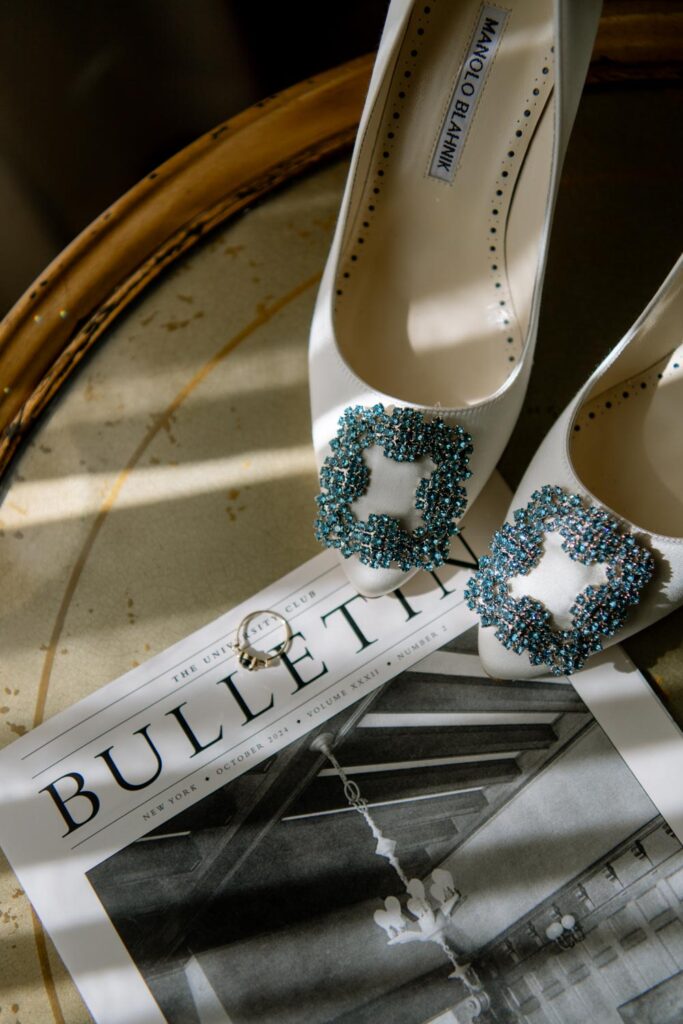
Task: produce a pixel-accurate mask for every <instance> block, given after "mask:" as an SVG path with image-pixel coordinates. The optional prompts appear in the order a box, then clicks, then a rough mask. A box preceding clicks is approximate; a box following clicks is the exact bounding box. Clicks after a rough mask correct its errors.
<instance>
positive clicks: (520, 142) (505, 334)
mask: <svg viewBox="0 0 683 1024" xmlns="http://www.w3.org/2000/svg"><path fill="white" fill-rule="evenodd" d="M553 50H554V47H553V48H551V50H550V52H549V53H546V55H545V57H544V59H543V62H542V67H541V69H540V70H539V73H538V75H537V76H536V78H535V79H534V84H533V87H532V88H531V90H530V92H529V95H528V96H527V97H526V99H525V101H524V103H523V105H522V109H521V112H520V116H519V117H518V118H517V121H516V123H515V126H514V128H513V130H512V133H511V135H510V139H509V141H508V144H507V147H506V148H505V149H504V153H505V156H504V157H503V159H502V161H501V165H500V174H499V178H498V180H497V181H496V188H495V190H494V195H493V196H492V201H491V219H490V222H489V230H488V233H489V236H491V235H497V234H500V233H501V232H503V233H504V229H505V224H506V223H507V218H508V216H509V212H510V203H511V198H512V194H513V192H514V184H515V183H516V181H517V176H518V174H519V169H520V166H521V163H522V161H523V160H524V157H525V156H526V151H527V149H528V146H529V145H530V142H531V139H532V137H533V134H534V131H535V130H536V127H537V126H538V122H539V120H540V117H541V114H542V112H543V110H544V109H545V105H546V102H547V99H548V93H549V91H550V89H551V88H552V76H551V75H550V73H549V72H550V67H551V65H552V56H551V54H552V52H553ZM489 259H490V267H491V274H492V277H493V287H494V290H495V291H496V292H498V294H500V292H501V291H502V292H503V294H504V295H505V299H503V300H498V305H499V308H501V310H503V309H505V311H506V312H507V310H508V309H511V310H514V304H513V302H512V295H511V292H510V287H509V282H508V278H507V268H506V266H505V261H504V259H503V260H502V261H501V260H499V259H498V250H497V248H496V246H493V245H490V246H489ZM499 326H500V328H501V331H502V339H501V340H503V341H504V345H505V349H506V358H507V361H508V363H515V362H516V361H517V359H519V357H520V356H521V354H522V349H523V345H524V339H523V338H522V336H521V331H520V329H519V327H518V325H517V323H516V322H515V320H514V318H513V323H512V334H510V331H509V328H510V326H511V324H510V319H509V318H508V317H507V316H501V319H500V320H499ZM509 346H513V351H512V352H511V351H510V348H509ZM501 354H502V351H501Z"/></svg>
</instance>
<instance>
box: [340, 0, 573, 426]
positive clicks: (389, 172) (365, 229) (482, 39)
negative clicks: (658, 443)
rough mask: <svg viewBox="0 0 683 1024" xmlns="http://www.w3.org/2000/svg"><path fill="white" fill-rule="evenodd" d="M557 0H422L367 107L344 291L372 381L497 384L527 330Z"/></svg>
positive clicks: (466, 395)
mask: <svg viewBox="0 0 683 1024" xmlns="http://www.w3.org/2000/svg"><path fill="white" fill-rule="evenodd" d="M553 44H554V38H553V4H552V2H551V0H511V2H508V3H506V4H505V6H502V5H501V6H498V5H492V4H480V3H475V2H473V0H458V2H457V3H454V2H453V0H433V2H431V3H429V4H415V7H414V10H413V12H412V15H411V18H410V21H409V23H408V26H407V30H406V32H405V36H404V38H403V40H402V44H401V46H400V49H399V51H398V53H397V57H396V62H395V65H394V67H393V71H392V73H391V74H388V75H387V80H386V86H385V88H384V91H383V92H382V93H381V95H380V96H379V98H378V100H377V103H376V104H375V108H374V110H373V114H372V116H371V119H370V122H369V125H368V130H367V132H366V142H365V144H364V147H363V148H362V149H361V153H360V157H359V162H358V169H357V173H356V178H355V182H354V186H353V192H352V197H351V207H350V215H349V218H348V221H347V224H348V229H347V233H346V237H345V239H344V240H343V242H342V252H341V258H340V262H339V272H338V277H337V281H336V284H335V288H336V302H335V325H336V333H337V339H338V342H339V345H340V347H341V350H342V352H343V354H344V357H345V358H346V360H347V362H348V363H349V364H350V366H351V367H352V369H353V370H354V371H355V373H356V374H358V376H360V377H361V378H362V379H363V380H364V381H365V382H366V383H368V384H370V385H371V386H372V387H374V388H376V389H377V390H380V391H384V392H385V393H387V394H390V395H392V396H394V397H396V398H399V399H402V400H404V401H411V402H416V403H420V404H424V405H429V406H433V405H438V404H441V405H442V406H444V407H446V408H460V407H463V406H468V405H473V404H476V403H477V402H479V401H482V400H483V399H486V398H488V397H490V396H491V395H493V394H494V393H495V392H496V391H498V390H499V389H500V388H501V387H502V386H503V385H504V384H505V382H506V380H507V379H508V377H509V375H510V373H511V372H512V371H513V370H514V368H515V366H516V364H517V362H518V360H519V358H520V355H521V353H522V349H523V346H524V343H525V340H526V336H527V331H528V325H529V318H530V311H531V303H532V295H533V292H534V286H535V284H536V279H537V272H538V257H539V249H540V244H541V233H542V227H543V223H544V219H545V213H546V208H547V202H548V195H549V186H550V177H551V166H552V148H553V133H554V114H553V106H554V99H553V57H554V45H553Z"/></svg>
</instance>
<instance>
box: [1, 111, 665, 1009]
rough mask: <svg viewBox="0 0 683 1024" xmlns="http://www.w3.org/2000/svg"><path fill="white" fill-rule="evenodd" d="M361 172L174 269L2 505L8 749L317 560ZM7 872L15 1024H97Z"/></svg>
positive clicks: (6, 963) (280, 198)
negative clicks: (349, 184)
mask: <svg viewBox="0 0 683 1024" xmlns="http://www.w3.org/2000/svg"><path fill="white" fill-rule="evenodd" d="M596 97H597V98H596V106H597V105H599V104H600V103H602V100H601V99H600V94H596ZM591 124H592V122H591V121H590V119H589V120H588V121H587V126H588V127H587V134H586V138H587V139H588V141H587V143H585V144H586V145H588V146H589V147H590V145H591V138H592V136H591V134H590V127H591ZM577 159H578V158H577ZM568 166H569V173H568V176H567V179H566V181H565V184H564V190H565V194H566V196H567V199H566V200H565V199H563V198H562V196H561V200H560V207H562V203H563V202H568V203H569V207H568V208H567V211H566V212H564V213H563V212H562V209H560V213H559V217H560V220H562V218H564V219H565V223H568V222H569V221H570V220H571V218H572V216H573V214H572V208H571V203H572V202H576V200H575V198H573V195H572V189H574V188H575V186H576V179H575V178H573V177H572V175H571V168H572V166H573V164H572V154H571V152H570V157H569V161H568ZM346 167H347V163H346V158H342V159H337V160H336V161H335V162H331V163H328V164H326V165H324V166H322V167H319V168H318V169H316V170H315V172H314V173H311V174H309V175H308V176H307V177H302V178H297V179H296V180H294V181H293V182H292V183H290V184H288V185H286V186H285V187H283V188H281V189H280V190H279V191H277V192H274V193H273V194H271V195H269V196H268V197H267V198H266V199H265V200H263V201H262V202H261V203H260V204H258V205H256V206H254V207H253V208H252V209H250V210H249V211H248V212H247V213H246V215H241V216H239V217H236V218H234V219H232V220H231V221H230V222H229V223H228V224H227V226H222V227H219V228H217V229H215V230H214V232H213V233H212V234H211V235H209V237H208V238H207V240H206V241H205V242H204V243H203V244H202V245H201V246H198V247H196V248H194V249H192V250H191V252H190V253H189V255H185V256H183V257H182V258H181V259H179V260H176V261H175V262H172V263H171V266H170V268H169V269H167V270H166V271H165V272H164V274H163V275H162V276H161V277H159V278H157V279H156V281H155V283H153V284H150V285H148V286H147V287H146V288H145V290H144V291H142V293H141V295H140V296H139V297H138V299H137V300H136V301H135V303H134V304H132V305H130V306H129V307H128V308H127V310H126V312H125V314H124V315H122V316H120V317H119V318H118V320H116V321H115V323H114V325H113V326H112V327H110V328H109V329H108V331H107V334H106V343H100V344H99V345H98V346H97V347H96V348H95V349H94V350H93V351H92V352H91V353H90V355H89V357H88V359H87V360H85V361H84V362H83V363H82V365H81V367H80V370H79V371H78V373H76V374H75V375H74V376H73V377H72V379H71V380H70V382H69V384H68V386H67V387H65V388H63V389H62V392H61V394H60V398H59V400H58V401H57V402H56V403H54V404H53V405H52V406H51V410H50V413H49V415H47V416H44V417H43V418H42V420H41V421H40V423H39V425H38V428H37V429H35V430H34V432H33V434H32V435H31V436H30V438H29V439H28V442H27V443H26V445H25V447H24V448H23V450H22V451H21V453H20V455H19V456H18V457H15V458H14V460H13V462H12V466H11V469H10V472H9V473H8V474H7V476H6V478H5V482H6V493H5V494H4V500H3V503H2V507H0V535H1V536H2V556H1V557H2V568H3V577H4V579H5V580H6V581H7V580H10V581H11V585H10V586H5V587H4V588H3V590H2V592H1V593H0V620H1V621H2V623H3V625H2V652H3V657H2V663H1V664H0V743H2V744H5V743H7V742H10V741H11V740H12V739H13V738H15V736H17V735H21V734H22V733H24V732H25V731H26V730H27V729H30V728H31V727H32V726H34V725H37V724H39V723H40V722H41V721H43V720H44V719H45V718H46V717H48V716H49V715H52V714H54V713H55V712H57V711H59V710H60V709H62V708H64V707H66V706H68V705H69V704H72V703H74V702H76V701H78V700H79V699H81V698H82V697H84V696H86V694H88V693H91V692H92V691H94V690H95V689H97V688H98V687H99V686H101V685H102V684H104V683H106V682H108V681H109V680H111V679H113V678H115V677H116V676H118V675H119V674H121V673H123V672H125V671H127V670H128V669H130V668H131V667H132V666H135V665H137V664H139V663H141V662H142V661H144V660H145V659H146V658H148V657H150V656H151V655H152V654H154V653H156V652H158V651H160V650H162V649H163V648H165V647H167V646H168V645H170V644H172V643H173V642H175V641H177V640H179V639H180V638H182V637H183V636H185V635H186V634H188V633H190V632H191V631H192V630H194V629H197V628H198V627H200V626H202V625H203V624H205V623H207V622H209V621H210V620H212V619H213V618H215V617H216V616H218V615H219V614H221V613H223V612H224V611H226V610H227V609H228V608H230V607H231V606H233V605H235V604H237V603H238V602H240V601H242V600H244V599H246V598H247V597H248V596H249V595H250V594H252V593H254V592H256V591H258V590H259V589H260V588H262V587H263V586H265V585H266V584H267V583H269V582H270V581H272V580H275V579H277V578H278V577H279V576H281V575H282V574H284V573H285V572H287V571H289V570H291V569H293V568H294V567H295V566H297V565H299V564H300V563H301V562H302V561H304V560H306V559H307V558H309V557H311V556H312V555H314V554H316V553H317V551H318V550H319V548H318V545H317V544H316V542H315V540H314V537H313V529H312V521H313V514H314V502H313V499H314V495H315V493H316V490H317V477H316V471H315V462H314V457H313V451H312V448H311V444H310V417H309V402H308V383H307V359H306V346H307V338H308V329H309V323H310V317H311V313H312V307H313V302H314V299H315V294H316V288H317V284H318V281H319V277H320V274H321V271H322V267H323V265H324V260H325V257H326V253H327V249H328V246H329V243H330V238H331V233H332V229H333V227H334V223H335V219H336V215H337V209H338V205H339V200H340V195H341V190H342V187H343V184H344V180H345V175H346ZM584 185H585V182H584ZM634 187H636V186H634ZM665 249H666V246H664V248H663V249H662V250H661V251H660V252H659V253H658V254H657V259H658V260H659V263H660V264H663V265H664V266H666V260H668V256H667V257H666V260H665V255H664V253H665ZM655 262H656V261H655ZM656 270H657V273H658V271H659V267H657V268H656ZM634 273H635V270H634ZM550 276H551V282H552V287H551V291H550V296H549V302H548V304H549V307H550V311H551V313H553V312H554V310H555V309H557V307H558V304H559V294H560V292H561V290H562V289H561V288H560V285H559V281H560V279H561V272H560V267H559V265H558V264H555V265H554V264H553V262H552V260H551V267H550ZM574 280H575V279H574ZM647 286H648V287H649V282H648V285H647ZM639 300H640V297H638V301H639ZM607 301H608V297H607V296H606V297H605V306H607ZM617 301H619V297H617ZM624 307H625V308H628V301H627V299H626V298H624ZM605 316H606V314H604V313H603V311H602V310H599V311H598V313H597V317H598V320H600V319H601V318H602V321H603V322H604V320H605ZM558 334H559V335H561V334H562V330H561V329H558ZM560 340H561V339H560ZM616 340H617V339H616V338H609V339H608V341H609V345H608V347H611V345H612V344H614V342H615V341H616ZM542 358H544V357H542ZM582 358H583V362H584V364H585V363H586V362H587V361H590V360H591V359H593V355H592V354H590V353H589V354H587V355H586V354H584V356H583V357H582ZM593 361H594V360H593ZM556 364H557V366H558V367H559V368H557V367H556V369H555V370H554V371H553V373H554V378H553V379H556V378H557V377H558V376H561V375H562V372H563V371H562V368H561V361H560V363H559V364H558V363H557V359H556ZM549 372H550V371H549ZM583 372H584V367H583V366H582V365H578V366H574V367H573V368H572V373H570V374H569V377H568V379H567V380H566V381H564V388H565V392H564V393H563V392H562V389H561V388H559V390H558V391H557V393H556V394H554V395H553V398H552V402H551V403H550V404H548V403H547V402H546V404H545V405H543V410H544V411H543V416H545V417H546V419H547V420H550V419H552V416H554V415H556V414H557V412H558V411H559V410H560V409H561V408H562V405H563V403H564V401H565V400H566V399H567V398H568V397H569V395H570V394H571V393H573V390H574V389H575V387H576V386H578V384H579V383H580V382H581V379H582V378H581V377H577V374H579V373H583ZM544 387H545V385H539V384H538V383H536V384H532V388H531V391H530V394H529V397H528V399H527V404H526V406H525V410H524V412H523V414H522V426H521V427H520V430H521V433H519V435H516V436H518V441H517V443H518V445H521V449H522V451H523V452H524V453H525V454H524V455H523V457H526V458H528V457H529V455H530V454H531V452H532V451H533V445H531V446H530V443H531V441H537V440H538V437H534V436H533V431H531V434H530V439H531V441H530V439H529V437H527V435H526V433H525V432H527V433H528V430H527V427H528V424H529V423H532V424H533V423H536V424H537V425H538V423H539V419H538V408H540V406H539V394H541V393H542V392H543V389H544ZM537 433H538V431H537ZM513 440H514V438H513ZM508 461H509V456H508ZM510 465H512V463H510ZM509 475H510V476H511V477H512V478H513V479H512V480H511V482H514V471H511V472H510V474H509ZM680 622H681V618H680V616H679V617H678V618H676V617H670V620H668V622H667V623H664V624H661V626H659V627H655V628H654V630H649V631H647V633H646V634H643V635H642V636H641V637H640V638H634V641H633V643H632V648H630V649H631V653H632V654H633V655H634V656H635V659H636V661H637V663H638V664H639V665H640V666H641V667H643V668H646V669H648V670H649V671H650V675H651V678H653V679H654V681H655V682H656V683H659V685H660V687H661V690H662V692H663V693H664V694H665V695H666V696H667V697H668V699H669V701H670V702H671V706H672V707H673V708H674V709H676V708H678V709H680V708H681V707H682V706H683V705H682V704H681V693H682V692H683V686H682V685H681V675H682V672H681V665H682V664H683V661H682V659H681V656H680V651H679V645H680V640H679V636H680ZM679 720H680V718H679ZM0 867H1V873H0V938H1V939H2V942H0V977H2V978H3V979H10V982H9V985H8V984H7V982H4V986H5V987H4V989H3V991H2V997H1V999H0V1024H4V1022H5V1021H12V1022H14V1021H16V1020H22V1021H32V1022H42V1021H55V1022H57V1024H59V1022H64V1021H68V1022H69V1024H81V1022H85V1021H89V1020H90V1016H89V1014H88V1011H87V1010H86V1008H85V1007H84V1005H83V1004H82V1002H81V1000H80V998H79V996H78V993H77V991H76V989H75V987H74V985H73V983H72V982H71V980H70V978H69V976H68V974H67V972H66V971H65V969H64V967H63V965H62V964H61V961H60V960H59V957H58V956H57V954H56V953H55V951H54V949H53V948H52V946H51V944H50V941H49V939H48V938H47V937H46V936H45V934H44V933H43V931H42V928H41V926H40V924H39V923H38V921H37V919H36V918H35V915H33V913H32V911H31V908H30V905H29V903H28V901H27V899H26V897H25V895H24V894H23V893H22V891H21V889H20V887H19V885H18V883H17V881H16V878H15V877H14V875H13V874H12V871H11V869H10V868H9V865H8V864H7V862H6V861H5V860H4V858H2V856H1V855H0Z"/></svg>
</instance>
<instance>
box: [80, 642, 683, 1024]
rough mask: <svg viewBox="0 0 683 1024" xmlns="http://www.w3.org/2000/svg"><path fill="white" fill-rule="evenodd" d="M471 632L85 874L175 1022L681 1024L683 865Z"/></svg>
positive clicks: (647, 809) (586, 723)
mask: <svg viewBox="0 0 683 1024" xmlns="http://www.w3.org/2000/svg"><path fill="white" fill-rule="evenodd" d="M475 652H476V638H475V635H474V632H473V631H469V632H468V633H466V634H464V635H463V636H461V637H459V638H457V639H456V640H455V641H452V642H450V643H449V644H447V645H446V646H445V647H444V648H443V649H442V650H440V651H439V652H437V653H436V654H432V655H430V656H429V657H428V658H427V659H426V660H425V661H423V662H421V663H419V664H418V665H417V666H415V667H414V668H412V669H410V670H407V671H404V672H403V673H402V674H401V675H399V676H397V677H396V678H394V679H393V680H392V681H390V682H389V683H387V684H386V685H385V686H384V687H383V688H382V689H380V690H379V691H378V692H376V693H375V694H373V695H371V696H370V697H369V698H367V699H366V700H365V702H363V703H361V704H360V705H355V706H354V707H353V708H352V709H350V710H346V711H344V712H343V713H342V714H341V715H338V716H337V717H335V718H333V719H331V720H329V721H328V722H327V723H325V724H324V725H323V726H321V727H320V728H319V729H318V730H317V731H314V732H311V733H309V734H308V735H306V736H304V737H303V738H302V739H300V740H299V741H297V742H296V743H294V744H292V745H291V746H289V747H286V748H285V749H284V750H282V751H281V752H280V753H278V754H277V755H276V756H274V757H273V758H271V759H270V760H268V761H265V762H263V763H262V764H260V765H258V766H257V767H256V768H255V769H252V770H251V771H249V772H247V773H246V774H244V775H242V776H241V777H239V778H238V779H237V780H235V781H233V782H231V783H230V784H229V785H226V786H225V787H224V788H222V789H219V790H216V791H215V792H214V793H212V794H211V795H210V796H208V797H206V798H205V799H203V800H201V801H199V802H197V803H196V804H194V805H193V806H192V807H190V808H188V809H187V810H184V811H182V812H181V813H179V814H178V815H176V816H175V817H174V818H172V819H169V820H166V821H164V824H163V825H161V826H160V827H158V828H157V829H155V830H153V831H151V832H149V833H148V834H147V835H145V836H144V837H142V838H141V839H139V840H138V841H137V842H134V843H132V844H131V845H129V846H128V847H126V848H124V849H122V850H120V851H119V852H118V853H116V854H115V855H114V856H112V857H110V858H109V859H108V860H106V861H104V862H102V863H100V864H98V865H97V866H96V867H94V868H93V869H91V870H90V872H89V873H88V878H89V881H90V883H91V884H92V886H93V888H94V889H95V891H96V893H97V895H98V897H99V899H100V900H101V902H102V904H103V906H104V908H105V910H106V912H107V914H108V915H109V917H110V919H111V921H112V922H113V924H114V926H115V927H116V929H117V931H118V933H119V935H120V937H121V939H122V940H123V942H124V944H125V946H126V948H127V950H128V952H129V953H130V955H131V957H132V959H133V960H134V962H135V964H136V966H137V968H138V970H139V971H140V972H141V974H142V975H143V977H144V979H145V981H146V983H147V985H148V986H149V988H150V989H151V991H152V993H153V995H154V997H155V998H156V1000H157V1002H158V1004H159V1006H160V1007H161V1009H162V1011H163V1013H164V1015H165V1017H166V1020H167V1021H168V1022H169V1024H252V1022H259V1024H299V1022H301V1024H304V1022H305V1024H325V1022H338V1024H378V1022H379V1024H385V1022H386V1024H389V1022H391V1024H470V1022H473V1021H478V1022H480V1024H493V1022H496V1024H513V1022H528V1024H586V1022H588V1021H590V1022H595V1024H598V1022H599V1024H612V1022H614V1024H678V1022H680V1021H681V1020H682V1019H683V849H682V848H681V844H680V843H679V841H678V840H677V838H676V837H675V835H674V833H673V831H672V830H671V829H670V828H669V827H668V826H667V824H666V822H665V821H664V819H663V818H662V817H661V815H660V814H659V813H658V811H657V809H656V807H655V806H654V804H653V803H652V802H651V800H650V799H649V797H648V796H647V794H646V793H645V791H644V790H643V788H642V787H641V786H640V784H639V783H638V782H637V780H636V779H635V777H634V776H633V775H632V773H631V772H630V770H629V768H628V767H627V765H626V764H625V762H624V761H623V760H622V758H621V757H620V756H619V754H618V753H617V751H616V749H615V748H614V746H613V745H612V743H611V742H610V740H609V739H608V738H607V736H606V734H605V733H604V732H603V730H602V729H601V728H600V726H599V725H598V723H597V722H596V720H595V719H594V717H593V716H592V715H591V713H590V712H589V710H588V709H587V707H586V706H585V705H584V704H583V703H582V701H581V699H580V698H579V696H578V695H577V693H576V691H575V689H574V688H573V687H572V685H571V683H569V682H568V681H567V680H566V679H561V680H559V681H558V680H550V679H549V678H548V677H546V678H542V679H534V680H525V681H493V680H491V679H489V678H488V677H487V676H485V674H484V672H483V671H482V669H481V667H480V664H479V661H478V659H477V656H476V653H475Z"/></svg>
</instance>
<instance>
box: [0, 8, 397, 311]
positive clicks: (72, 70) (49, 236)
mask: <svg viewBox="0 0 683 1024" xmlns="http://www.w3.org/2000/svg"><path fill="white" fill-rule="evenodd" d="M387 6H388V3H387V0H345V2H344V3H341V4H333V3H326V4H320V3H312V2H310V0H297V2H296V3H272V4H261V3H256V2H254V0H242V2H237V0H0V225H1V228H0V316H3V315H4V314H5V313H6V312H7V310H8V309H9V308H10V306H11V305H12V304H13V303H14V302H15V301H16V300H17V299H18V298H19V296H20V295H21V293H22V292H23V291H24V290H25V289H26V288H27V287H28V285H29V284H30V283H31V281H32V280H33V279H34V278H35V277H37V276H38V274H39V273H40V272H41V270H42V269H43V268H44V267H45V265H46V264H47V263H48V262H49V261H50V259H52V257H53V256H55V255H56V254H57V253H58V252H60V250H61V249H63V248H64V246H65V245H66V244H67V243H68V242H69V241H70V240H71V239H72V238H73V237H74V236H75V235H76V234H77V233H78V232H79V231H80V230H81V229H82V228H84V227H85V226H86V225H87V224H88V223H89V222H90V221H91V220H92V219H93V218H94V217H96V216H97V215H98V214H99V213H101V212H102V210H104V209H105V208H106V207H107V206H108V205H109V204H110V203H111V202H113V200H115V199H117V198H118V196H120V195H121V194H122V193H123V192H125V191H126V190H127V189H129V188H130V187H131V186H132V185H134V184H135V183H136V182H137V181H139V180H140V179H141V178H142V177H144V175H145V174H147V173H148V172H149V171H150V170H152V169H153V168H154V167H156V166H157V165H158V164H160V163H161V162H162V161H163V160H165V159H166V158H167V157H169V156H171V155H172V154H173V153H175V152H176V151H177V150H178V149H181V148H182V147H183V146H185V145H187V144H188V143H189V142H191V141H192V140H193V139H195V138H196V137H197V136H198V135H201V134H202V133H203V132H205V131H207V130H208V129H210V128H212V127H213V126H214V125H216V124H217V123H219V122H220V121H223V120H225V119H226V118H228V117H230V116H232V115H233V114H235V113H237V112H238V111H239V110H242V109H244V108H245V107H248V106H250V105H251V104H252V103H255V102H256V101H257V100H259V99H262V98H263V97H265V96H268V95H270V94H271V93H273V92H277V91H278V90H280V89H282V88H285V87H286V86H288V85H293V84H294V83H295V82H298V81H300V80H302V79H304V78H307V77H309V76H310V75H313V74H316V73H317V72H320V71H324V70H326V69H328V68H330V67H333V66H334V65H336V64H340V63H343V62H344V61H346V60H350V59H351V58H352V57H356V56H359V55H360V54H363V53H368V52H369V51H370V50H373V49H375V48H376V46H377V43H378V41H379V37H380V34H381V30H382V24H383V22H384V16H385V13H386V8H387Z"/></svg>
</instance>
